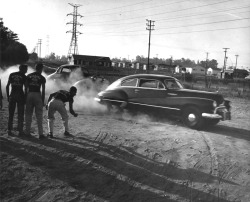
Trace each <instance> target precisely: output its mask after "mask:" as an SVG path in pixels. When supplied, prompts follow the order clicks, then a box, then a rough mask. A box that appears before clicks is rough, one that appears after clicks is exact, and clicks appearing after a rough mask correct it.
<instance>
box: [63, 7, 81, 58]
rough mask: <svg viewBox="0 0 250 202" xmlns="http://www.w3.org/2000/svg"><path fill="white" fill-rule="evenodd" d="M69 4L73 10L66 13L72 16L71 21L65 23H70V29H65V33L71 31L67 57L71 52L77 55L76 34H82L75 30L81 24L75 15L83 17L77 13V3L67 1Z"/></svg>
mask: <svg viewBox="0 0 250 202" xmlns="http://www.w3.org/2000/svg"><path fill="white" fill-rule="evenodd" d="M69 5H71V6H73V7H74V11H73V13H69V14H67V16H68V15H72V16H73V22H72V21H71V22H68V23H67V24H72V25H73V27H72V30H70V31H67V32H66V33H72V37H71V42H70V46H69V51H68V57H69V58H70V57H71V56H72V54H75V55H78V54H79V53H78V45H77V36H78V34H82V33H81V32H78V31H77V25H80V26H82V24H80V23H78V22H77V17H78V16H79V17H81V18H82V17H83V16H82V15H80V14H78V13H77V8H78V7H79V6H81V5H77V4H71V3H69Z"/></svg>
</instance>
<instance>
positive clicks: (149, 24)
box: [146, 19, 155, 74]
mask: <svg viewBox="0 0 250 202" xmlns="http://www.w3.org/2000/svg"><path fill="white" fill-rule="evenodd" d="M154 22H155V21H152V20H148V19H147V24H146V25H147V28H146V30H149V40H148V65H147V74H148V73H149V57H150V40H151V31H152V30H154Z"/></svg>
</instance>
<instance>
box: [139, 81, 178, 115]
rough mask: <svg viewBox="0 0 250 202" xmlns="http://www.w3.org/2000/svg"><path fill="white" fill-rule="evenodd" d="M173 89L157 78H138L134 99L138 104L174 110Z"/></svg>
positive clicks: (151, 107) (174, 92)
mask: <svg viewBox="0 0 250 202" xmlns="http://www.w3.org/2000/svg"><path fill="white" fill-rule="evenodd" d="M176 95H177V93H176V91H175V90H174V89H170V88H167V87H166V86H165V85H164V84H163V83H162V82H161V81H160V80H157V79H140V81H139V84H138V88H137V89H136V100H137V102H138V104H139V105H141V106H144V107H147V108H150V109H153V108H154V109H158V110H168V111H175V110H179V109H176V107H175V102H174V99H173V98H174V97H176Z"/></svg>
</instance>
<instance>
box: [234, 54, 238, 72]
mask: <svg viewBox="0 0 250 202" xmlns="http://www.w3.org/2000/svg"><path fill="white" fill-rule="evenodd" d="M235 56H236V63H235V68H234V69H236V68H237V59H238V56H239V55H235Z"/></svg>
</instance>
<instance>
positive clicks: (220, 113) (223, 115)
mask: <svg viewBox="0 0 250 202" xmlns="http://www.w3.org/2000/svg"><path fill="white" fill-rule="evenodd" d="M202 117H204V118H208V119H221V120H222V121H225V120H231V112H230V111H228V110H227V108H226V107H225V106H220V107H217V108H216V109H215V110H214V113H213V114H210V113H202Z"/></svg>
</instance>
